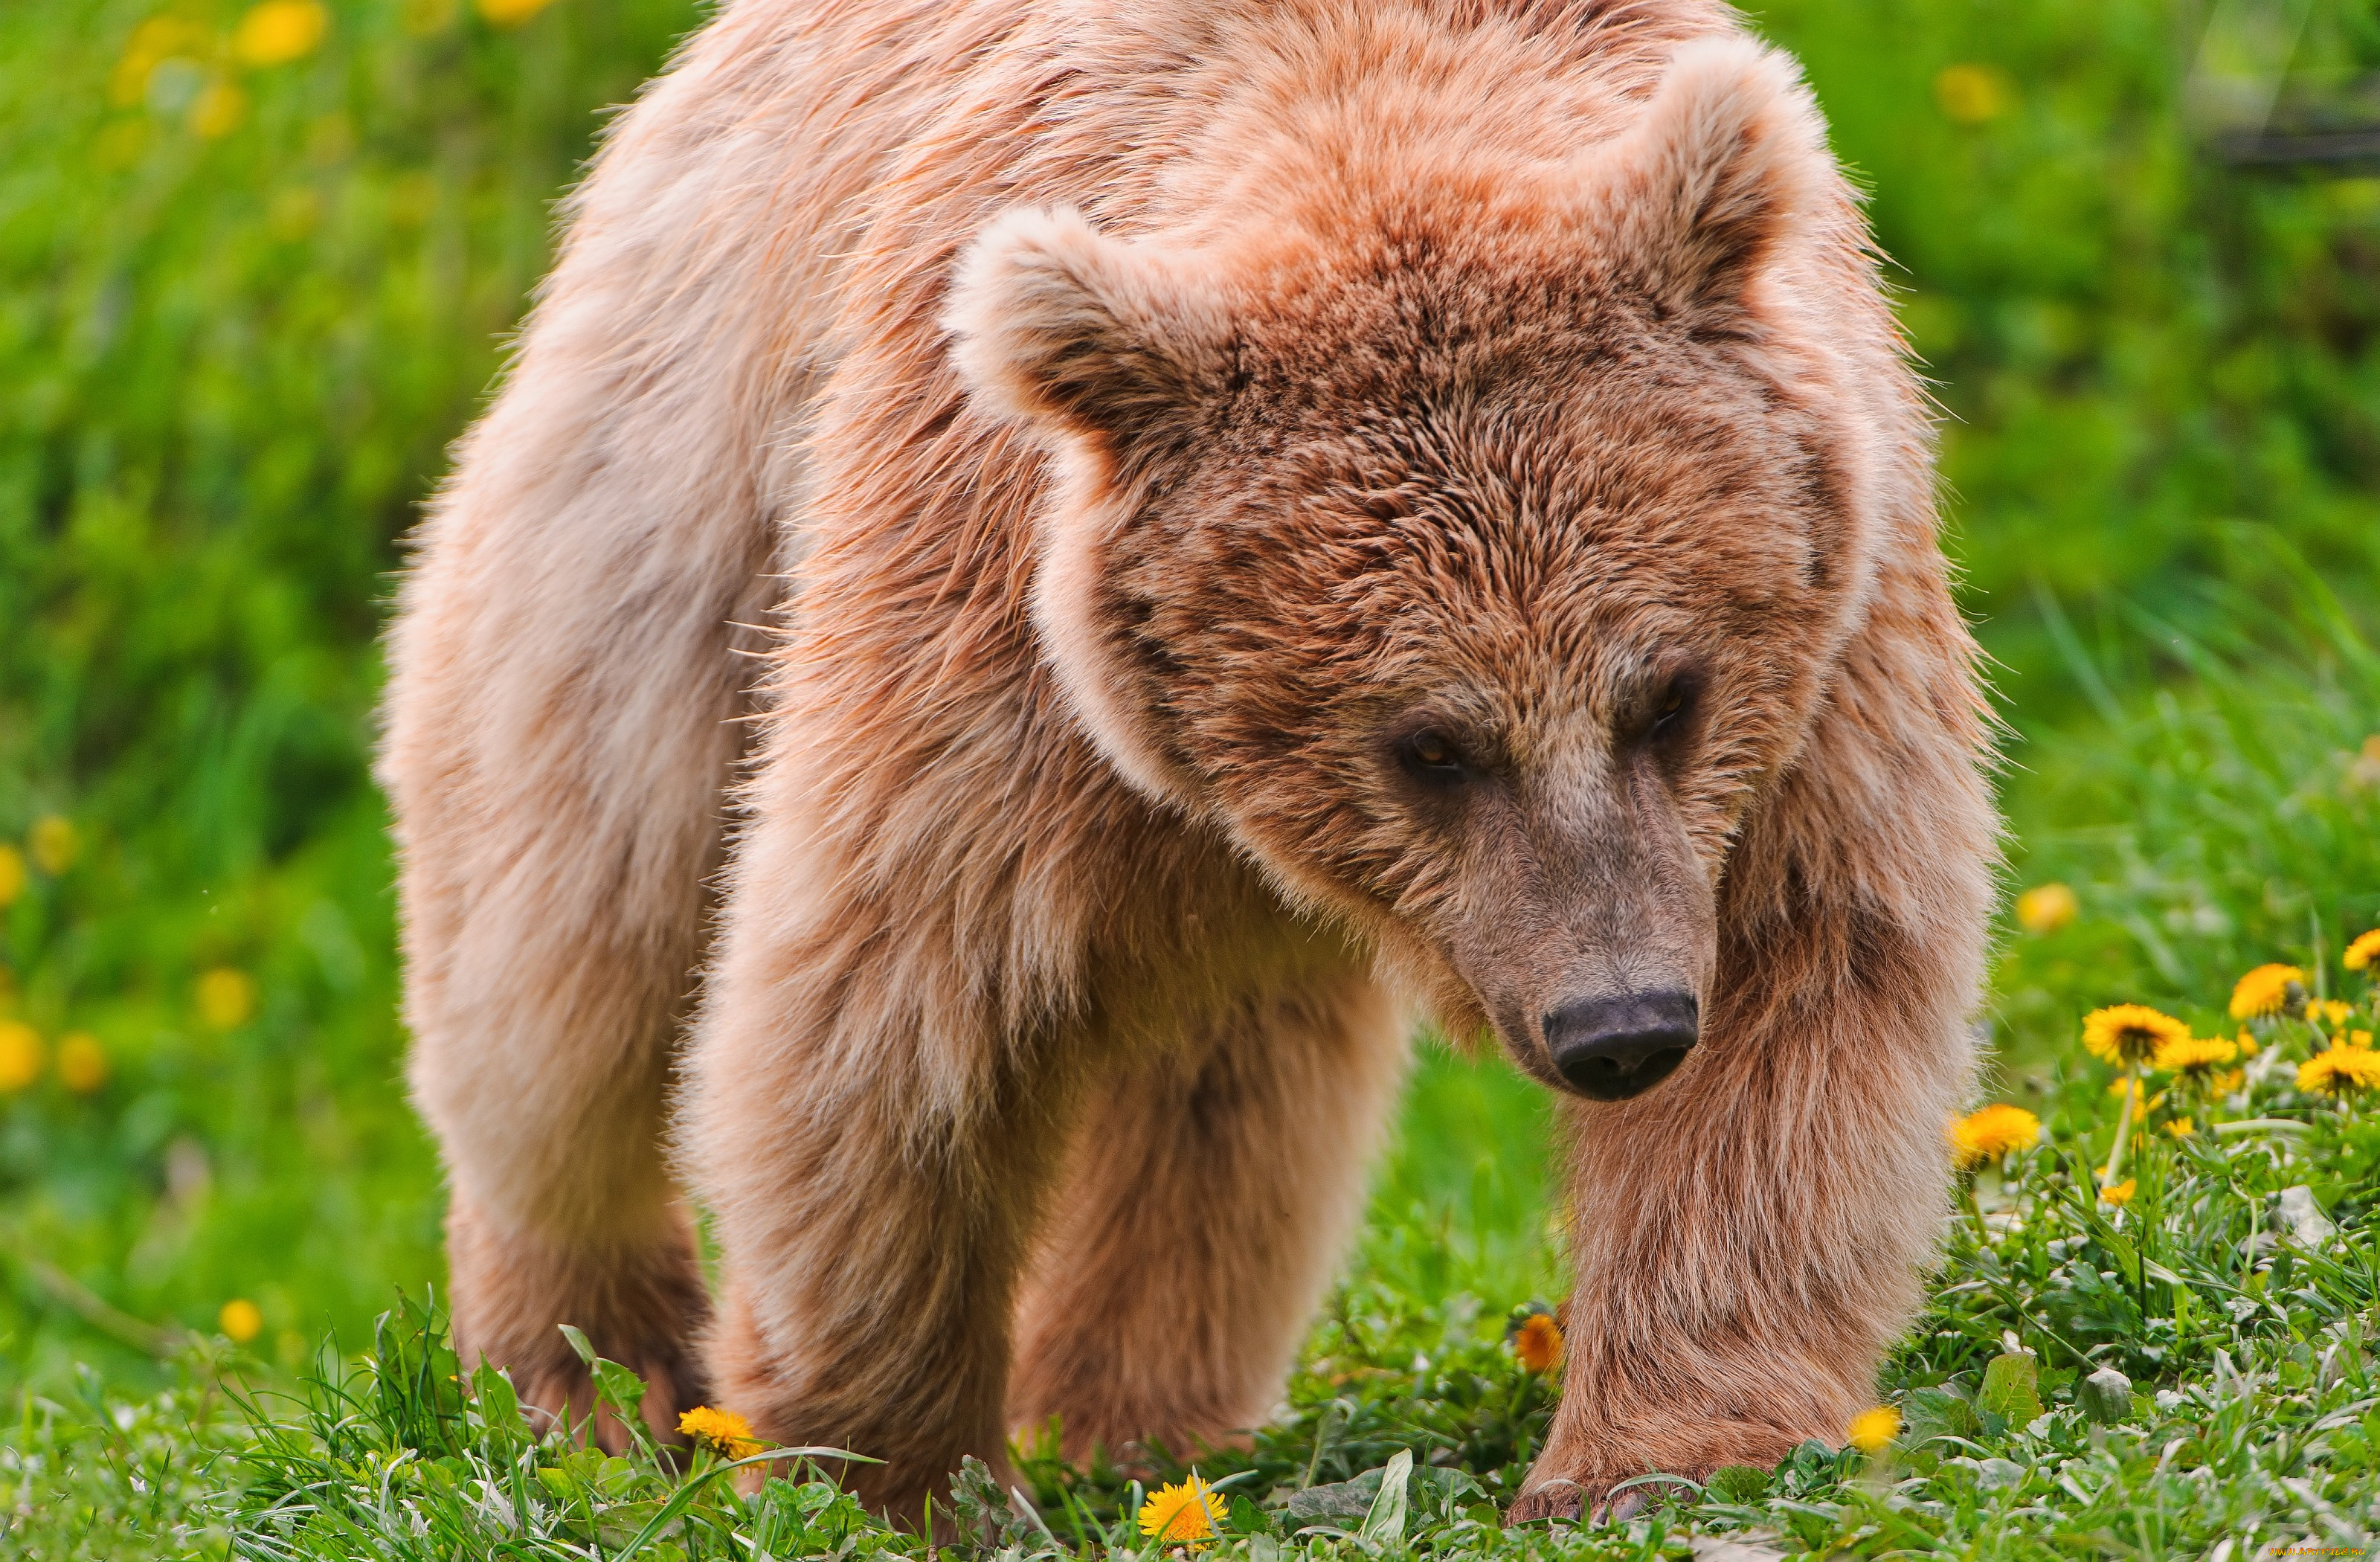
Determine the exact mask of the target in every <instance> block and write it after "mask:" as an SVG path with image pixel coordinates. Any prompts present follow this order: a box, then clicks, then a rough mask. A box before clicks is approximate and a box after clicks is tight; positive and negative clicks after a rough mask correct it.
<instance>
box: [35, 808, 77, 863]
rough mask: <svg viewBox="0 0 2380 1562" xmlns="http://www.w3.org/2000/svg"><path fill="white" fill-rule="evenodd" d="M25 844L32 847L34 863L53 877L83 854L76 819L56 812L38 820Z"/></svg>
mask: <svg viewBox="0 0 2380 1562" xmlns="http://www.w3.org/2000/svg"><path fill="white" fill-rule="evenodd" d="M25 844H26V845H27V846H28V847H30V848H32V852H33V865H34V866H35V867H37V868H39V869H41V871H42V872H43V873H47V874H49V875H51V876H52V877H53V878H55V877H56V876H57V875H58V874H60V873H65V872H66V871H67V869H68V868H71V867H73V866H74V860H75V859H76V858H77V857H79V856H80V855H81V854H82V837H81V836H79V835H78V834H76V832H75V827H74V821H73V820H71V819H67V818H64V817H62V816H60V815H58V814H55V813H53V814H51V815H49V816H48V817H47V818H44V819H41V820H38V821H36V822H35V823H34V825H33V833H32V834H31V835H30V836H28V837H27V838H26V841H25Z"/></svg>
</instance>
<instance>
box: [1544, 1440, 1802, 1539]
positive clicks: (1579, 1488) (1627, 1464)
mask: <svg viewBox="0 0 2380 1562" xmlns="http://www.w3.org/2000/svg"><path fill="white" fill-rule="evenodd" d="M1799 1441H1800V1439H1799V1438H1798V1437H1796V1436H1794V1435H1793V1434H1791V1433H1790V1432H1787V1431H1784V1430H1782V1429H1780V1428H1778V1427H1774V1426H1763V1425H1758V1424H1755V1423H1752V1422H1734V1421H1712V1422H1694V1421H1685V1422H1682V1424H1680V1425H1679V1426H1678V1427H1677V1428H1676V1429H1675V1430H1673V1431H1670V1432H1669V1433H1666V1434H1651V1435H1646V1434H1639V1435H1630V1436H1621V1435H1616V1434H1606V1435H1602V1436H1597V1435H1595V1434H1591V1433H1587V1432H1584V1431H1579V1430H1573V1431H1571V1432H1570V1434H1568V1435H1564V1434H1563V1428H1561V1427H1560V1425H1559V1423H1557V1425H1556V1427H1555V1430H1554V1436H1553V1438H1552V1440H1551V1441H1550V1442H1548V1445H1547V1446H1546V1448H1545V1451H1544V1452H1542V1453H1540V1454H1539V1455H1538V1456H1537V1460H1536V1463H1535V1464H1534V1465H1532V1466H1530V1467H1529V1474H1528V1479H1526V1480H1524V1481H1523V1482H1522V1483H1521V1495H1519V1496H1518V1497H1515V1498H1514V1499H1513V1500H1512V1507H1511V1508H1510V1509H1508V1510H1507V1511H1506V1513H1505V1516H1504V1521H1505V1522H1506V1523H1507V1524H1526V1523H1529V1522H1531V1521H1532V1520H1535V1519H1570V1520H1572V1521H1573V1522H1575V1521H1577V1520H1579V1519H1588V1520H1591V1521H1593V1522H1597V1523H1603V1522H1618V1521H1620V1520H1622V1519H1633V1518H1634V1517H1636V1516H1637V1515H1638V1514H1640V1513H1643V1512H1645V1510H1646V1509H1647V1508H1650V1507H1655V1506H1657V1505H1658V1504H1660V1503H1662V1502H1664V1501H1667V1500H1669V1499H1670V1498H1671V1497H1674V1496H1677V1495H1680V1494H1682V1493H1684V1492H1686V1491H1688V1490H1689V1488H1690V1487H1691V1486H1694V1485H1698V1484H1700V1483H1702V1482H1704V1481H1705V1480H1707V1479H1708V1478H1709V1476H1710V1472H1711V1471H1712V1470H1717V1469H1718V1468H1719V1467H1720V1466H1721V1465H1729V1464H1748V1465H1753V1466H1755V1467H1756V1468H1758V1469H1761V1470H1768V1469H1771V1468H1773V1467H1775V1465H1776V1464H1777V1462H1778V1461H1779V1459H1782V1458H1785V1456H1786V1455H1788V1454H1790V1453H1791V1452H1792V1451H1793V1447H1794V1445H1795V1444H1796V1443H1798V1442H1799Z"/></svg>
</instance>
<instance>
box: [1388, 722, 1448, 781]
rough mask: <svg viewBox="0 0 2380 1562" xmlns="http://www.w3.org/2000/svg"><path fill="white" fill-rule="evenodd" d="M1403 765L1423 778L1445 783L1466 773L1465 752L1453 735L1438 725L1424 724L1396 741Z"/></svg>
mask: <svg viewBox="0 0 2380 1562" xmlns="http://www.w3.org/2000/svg"><path fill="white" fill-rule="evenodd" d="M1397 750H1398V757H1399V758H1401V759H1402V760H1403V761H1404V766H1405V768H1406V769H1407V770H1409V771H1411V772H1412V773H1413V774H1414V775H1416V776H1418V777H1420V778H1421V779H1422V780H1425V781H1430V782H1436V783H1439V784H1441V785H1442V784H1444V783H1446V782H1450V781H1460V780H1462V779H1463V754H1462V751H1461V750H1458V749H1456V748H1455V746H1454V741H1453V739H1451V738H1449V737H1447V736H1446V734H1445V733H1443V732H1440V731H1439V730H1437V729H1436V728H1435V727H1424V728H1423V729H1422V730H1421V731H1419V732H1416V733H1415V734H1414V735H1413V736H1412V737H1410V738H1406V739H1405V740H1404V741H1403V743H1400V744H1399V745H1397Z"/></svg>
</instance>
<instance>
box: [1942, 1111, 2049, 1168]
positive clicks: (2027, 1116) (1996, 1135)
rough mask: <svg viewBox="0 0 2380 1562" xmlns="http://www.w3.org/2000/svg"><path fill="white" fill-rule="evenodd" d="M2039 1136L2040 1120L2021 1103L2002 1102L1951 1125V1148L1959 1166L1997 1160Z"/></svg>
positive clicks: (2030, 1142) (2023, 1147)
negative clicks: (2014, 1104)
mask: <svg viewBox="0 0 2380 1562" xmlns="http://www.w3.org/2000/svg"><path fill="white" fill-rule="evenodd" d="M2040 1138H2041V1119H2040V1118H2039V1117H2034V1115H2033V1114H2032V1113H2030V1112H2028V1111H2026V1110H2025V1109H2024V1108H2023V1107H2022V1106H2010V1105H2008V1104H2004V1103H2003V1104H1998V1105H1993V1106H1986V1107H1985V1108H1983V1109H1982V1110H1981V1111H1977V1112H1970V1113H1968V1114H1967V1115H1966V1116H1965V1117H1961V1118H1959V1119H1957V1120H1956V1121H1954V1122H1953V1123H1951V1125H1950V1151H1951V1154H1952V1155H1953V1157H1954V1158H1955V1159H1956V1160H1957V1161H1958V1164H1959V1165H1960V1167H1961V1169H1962V1170H1964V1169H1966V1168H1969V1167H1973V1166H1980V1165H1983V1164H1984V1163H1985V1161H1997V1160H1998V1159H1999V1158H2000V1157H2001V1156H2003V1155H2005V1154H2007V1153H2009V1152H2010V1151H2011V1150H2022V1149H2025V1148H2026V1147H2028V1146H2029V1145H2032V1144H2033V1143H2034V1142H2035V1141H2038V1140H2039V1139H2040Z"/></svg>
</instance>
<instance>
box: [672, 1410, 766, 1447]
mask: <svg viewBox="0 0 2380 1562" xmlns="http://www.w3.org/2000/svg"><path fill="white" fill-rule="evenodd" d="M677 1429H678V1431H679V1432H681V1433H683V1434H686V1436H688V1437H691V1438H693V1439H694V1440H695V1442H696V1443H698V1444H699V1445H700V1446H703V1447H706V1448H709V1449H710V1451H711V1452H712V1453H714V1454H717V1455H718V1456H719V1457H720V1458H726V1459H740V1458H751V1457H752V1456H753V1455H754V1454H757V1453H759V1451H760V1447H761V1444H760V1440H759V1438H758V1437H755V1436H753V1435H752V1423H751V1422H748V1421H746V1420H745V1419H744V1418H743V1417H742V1416H739V1415H737V1414H736V1413H735V1411H733V1410H714V1409H711V1408H710V1406H708V1405H697V1406H696V1407H695V1408H694V1409H690V1410H688V1411H686V1413H685V1414H684V1415H682V1416H680V1417H678V1418H677Z"/></svg>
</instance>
